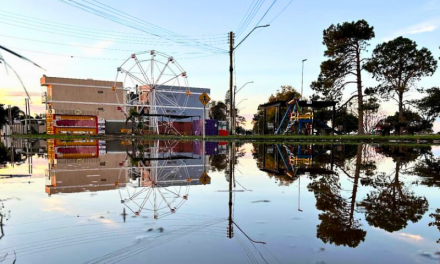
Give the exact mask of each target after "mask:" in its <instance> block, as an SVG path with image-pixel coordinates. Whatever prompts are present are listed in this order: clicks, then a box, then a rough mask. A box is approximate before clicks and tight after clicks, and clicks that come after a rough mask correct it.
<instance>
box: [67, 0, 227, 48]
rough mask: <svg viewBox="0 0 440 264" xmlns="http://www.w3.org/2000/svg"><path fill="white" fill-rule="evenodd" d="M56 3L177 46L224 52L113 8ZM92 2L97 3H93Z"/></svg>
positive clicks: (68, 0)
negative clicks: (185, 43) (167, 34)
mask: <svg viewBox="0 0 440 264" xmlns="http://www.w3.org/2000/svg"><path fill="white" fill-rule="evenodd" d="M58 1H61V2H63V3H65V4H68V5H71V6H73V7H75V8H78V9H81V10H83V11H85V12H88V13H91V14H94V15H97V16H100V17H102V18H105V19H107V20H110V21H113V22H116V23H118V24H121V25H125V26H128V27H130V28H133V29H136V30H140V31H143V32H145V33H147V34H150V35H152V36H156V37H159V38H163V39H166V40H169V41H172V42H176V43H178V44H180V43H179V42H182V41H183V42H187V43H191V44H192V47H195V48H198V49H202V50H205V51H207V52H215V51H217V52H218V51H225V50H224V49H221V48H218V47H215V46H212V45H209V44H206V43H202V42H200V41H197V40H193V39H189V38H187V37H185V36H183V35H179V34H177V33H174V32H171V31H169V30H166V29H163V28H161V27H159V26H156V25H154V24H151V23H149V22H145V21H143V20H140V19H138V18H134V17H132V16H130V15H128V14H126V13H123V12H121V11H118V10H116V9H113V8H111V9H113V10H116V12H114V11H111V10H109V9H108V8H103V7H100V6H98V5H96V4H91V3H90V2H89V1H85V0H83V2H86V3H89V5H86V4H81V3H79V2H78V1H75V0H58ZM94 2H97V3H99V2H98V1H94ZM90 4H91V5H93V6H96V7H97V8H98V9H96V8H93V7H91V6H90ZM101 5H103V4H101ZM104 6H105V5H104ZM100 9H101V10H100ZM102 9H104V10H106V11H107V12H106V11H102ZM109 12H110V13H109ZM111 13H113V14H114V15H112V14H111ZM115 15H116V16H115ZM133 23H134V24H133ZM139 24H141V27H140V26H139ZM144 27H147V28H150V29H149V30H147V29H146V28H144ZM158 31H159V32H167V33H170V34H171V37H170V36H166V35H161V34H160V33H158Z"/></svg>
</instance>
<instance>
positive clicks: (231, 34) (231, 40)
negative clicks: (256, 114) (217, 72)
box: [229, 24, 270, 135]
mask: <svg viewBox="0 0 440 264" xmlns="http://www.w3.org/2000/svg"><path fill="white" fill-rule="evenodd" d="M268 26H270V25H269V24H267V25H262V26H256V27H254V29H252V30H251V31H250V32H249V33H248V34H247V35H246V37H244V38H243V39H242V40H241V41H240V42H239V43H238V44H237V46H235V47H234V32H232V31H231V32H229V101H230V102H231V105H230V106H231V108H232V107H233V104H232V102H233V98H232V97H233V95H234V94H233V91H232V89H234V87H233V78H232V77H233V73H234V67H233V59H232V58H233V54H234V51H235V50H236V49H237V48H238V47H239V46H240V45H241V43H243V41H245V40H246V39H247V38H248V37H249V35H250V34H252V32H254V31H255V30H256V29H257V28H263V27H268ZM231 110H232V109H231ZM232 116H233V111H229V121H232V120H233V119H232ZM230 123H232V122H230ZM229 132H230V135H234V134H235V131H234V130H233V125H232V124H229Z"/></svg>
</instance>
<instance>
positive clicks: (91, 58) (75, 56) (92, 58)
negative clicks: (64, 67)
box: [12, 47, 226, 61]
mask: <svg viewBox="0 0 440 264" xmlns="http://www.w3.org/2000/svg"><path fill="white" fill-rule="evenodd" d="M12 49H14V50H22V51H27V52H33V53H39V54H45V55H50V56H58V57H69V58H72V59H87V60H106V61H123V60H126V58H125V59H122V58H121V59H118V58H105V57H86V56H77V55H68V54H58V53H50V52H44V51H37V50H29V49H22V48H15V47H14V48H12ZM187 54H191V53H187ZM222 54H223V55H224V54H226V53H217V54H210V55H204V56H192V57H181V58H180V57H176V59H179V60H189V59H198V58H206V57H212V56H218V55H222Z"/></svg>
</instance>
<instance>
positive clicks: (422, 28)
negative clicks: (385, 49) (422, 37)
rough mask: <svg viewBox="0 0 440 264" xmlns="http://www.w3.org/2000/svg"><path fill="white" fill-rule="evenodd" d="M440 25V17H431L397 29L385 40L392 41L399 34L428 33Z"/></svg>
mask: <svg viewBox="0 0 440 264" xmlns="http://www.w3.org/2000/svg"><path fill="white" fill-rule="evenodd" d="M439 25H440V19H438V18H435V19H430V20H428V21H424V22H421V23H418V24H415V25H412V26H409V27H407V28H404V29H400V30H397V31H396V32H394V33H392V34H390V35H389V36H388V37H386V38H385V41H390V40H392V39H394V38H396V37H399V36H408V35H415V34H421V33H427V32H432V31H435V30H436V29H437V28H438V27H439Z"/></svg>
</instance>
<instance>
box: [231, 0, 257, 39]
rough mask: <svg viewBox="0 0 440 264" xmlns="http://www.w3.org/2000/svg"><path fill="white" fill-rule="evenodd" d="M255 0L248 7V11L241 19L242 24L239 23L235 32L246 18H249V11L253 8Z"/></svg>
mask: <svg viewBox="0 0 440 264" xmlns="http://www.w3.org/2000/svg"><path fill="white" fill-rule="evenodd" d="M254 2H255V0H252V3H251V5H250V6H249V7H248V10H247V11H246V14H244V16H243V18H242V19H241V21H240V24H238V27H237V29H236V30H235V32H238V29H239V28H240V27H241V25H242V24H243V22H244V20H245V18H247V16H248V13H249V11H250V10H251V7H252V6H253V4H254Z"/></svg>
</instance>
